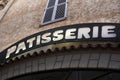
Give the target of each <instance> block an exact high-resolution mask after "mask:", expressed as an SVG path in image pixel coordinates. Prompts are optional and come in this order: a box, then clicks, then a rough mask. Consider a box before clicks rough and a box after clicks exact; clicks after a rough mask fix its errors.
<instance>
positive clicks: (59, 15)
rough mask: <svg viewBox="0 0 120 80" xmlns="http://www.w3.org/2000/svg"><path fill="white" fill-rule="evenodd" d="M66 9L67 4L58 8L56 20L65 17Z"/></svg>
mask: <svg viewBox="0 0 120 80" xmlns="http://www.w3.org/2000/svg"><path fill="white" fill-rule="evenodd" d="M65 7H66V4H62V5H58V6H57V10H56V16H55V19H59V18H63V17H65Z"/></svg>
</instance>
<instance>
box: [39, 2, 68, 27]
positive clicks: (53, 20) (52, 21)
mask: <svg viewBox="0 0 120 80" xmlns="http://www.w3.org/2000/svg"><path fill="white" fill-rule="evenodd" d="M49 1H50V0H49ZM49 1H48V2H47V6H46V8H45V10H44V14H43V17H42V21H41V25H46V24H50V23H54V22H57V21H61V20H64V19H66V17H67V6H68V0H66V2H64V3H61V4H65V3H66V6H65V16H64V17H63V18H59V19H55V14H56V9H57V6H58V5H61V4H58V0H57V1H56V2H55V5H54V7H55V8H54V10H53V14H52V20H51V21H48V22H45V23H43V20H44V17H45V13H46V11H47V9H49V8H51V7H49V8H47V7H48V4H49ZM53 15H54V16H53Z"/></svg>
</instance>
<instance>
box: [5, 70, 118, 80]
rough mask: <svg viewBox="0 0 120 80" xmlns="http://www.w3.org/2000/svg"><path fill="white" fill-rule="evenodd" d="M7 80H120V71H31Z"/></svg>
mask: <svg viewBox="0 0 120 80" xmlns="http://www.w3.org/2000/svg"><path fill="white" fill-rule="evenodd" d="M7 80H120V72H116V71H111V70H69V69H68V70H59V71H48V72H47V71H46V72H43V73H39V72H38V73H31V74H28V75H22V76H18V77H15V78H12V79H7Z"/></svg>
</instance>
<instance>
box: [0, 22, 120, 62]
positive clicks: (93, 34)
mask: <svg viewBox="0 0 120 80" xmlns="http://www.w3.org/2000/svg"><path fill="white" fill-rule="evenodd" d="M82 41H84V42H85V41H91V42H94V41H101V42H102V41H104V42H107V41H111V42H120V23H87V24H76V25H68V26H63V27H58V28H54V29H49V30H45V31H42V32H38V33H36V34H33V35H31V36H28V37H26V38H24V39H22V40H20V41H18V42H17V43H15V44H13V45H11V46H10V47H8V48H7V49H5V50H3V51H2V52H1V53H0V63H4V62H5V61H7V60H9V59H11V58H13V57H15V56H17V55H20V54H24V53H25V52H27V51H31V50H34V49H37V48H40V47H43V46H47V45H51V44H57V43H66V42H82Z"/></svg>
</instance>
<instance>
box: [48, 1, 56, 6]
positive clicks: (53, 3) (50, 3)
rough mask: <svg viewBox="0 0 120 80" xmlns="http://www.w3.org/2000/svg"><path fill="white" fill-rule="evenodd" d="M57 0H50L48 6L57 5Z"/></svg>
mask: <svg viewBox="0 0 120 80" xmlns="http://www.w3.org/2000/svg"><path fill="white" fill-rule="evenodd" d="M55 1H56V0H49V3H48V6H47V7H51V6H54V5H55Z"/></svg>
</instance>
